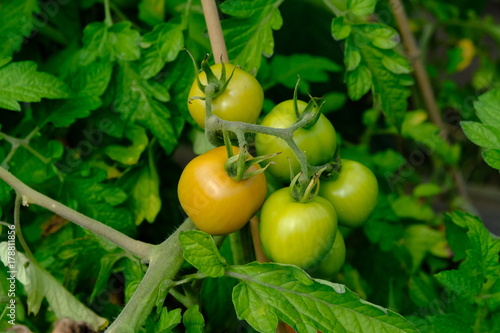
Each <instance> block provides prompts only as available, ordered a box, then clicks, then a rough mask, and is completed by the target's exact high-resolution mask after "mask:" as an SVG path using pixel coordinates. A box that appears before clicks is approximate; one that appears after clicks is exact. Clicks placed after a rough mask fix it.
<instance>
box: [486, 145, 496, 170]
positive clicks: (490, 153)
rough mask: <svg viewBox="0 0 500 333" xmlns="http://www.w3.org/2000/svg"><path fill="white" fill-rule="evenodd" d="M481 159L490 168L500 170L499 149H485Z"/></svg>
mask: <svg viewBox="0 0 500 333" xmlns="http://www.w3.org/2000/svg"><path fill="white" fill-rule="evenodd" d="M483 158H484V161H485V162H486V163H488V165H489V166H490V167H492V168H495V169H497V170H500V149H487V150H485V151H484V152H483Z"/></svg>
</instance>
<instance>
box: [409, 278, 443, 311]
mask: <svg viewBox="0 0 500 333" xmlns="http://www.w3.org/2000/svg"><path fill="white" fill-rule="evenodd" d="M409 289H410V298H411V300H412V301H413V302H414V303H415V304H416V305H417V306H419V307H425V306H427V305H429V304H430V303H431V302H432V301H434V300H435V299H437V298H438V293H437V290H436V286H435V282H434V280H433V278H432V277H430V276H429V275H426V274H425V273H424V272H420V273H419V274H418V275H415V276H412V277H411V278H410V283H409Z"/></svg>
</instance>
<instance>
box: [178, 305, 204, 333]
mask: <svg viewBox="0 0 500 333" xmlns="http://www.w3.org/2000/svg"><path fill="white" fill-rule="evenodd" d="M182 323H183V324H184V327H185V328H186V333H203V327H205V319H204V318H203V315H202V314H201V312H200V309H199V306H198V305H191V306H190V307H189V308H187V310H186V312H184V315H183V316H182Z"/></svg>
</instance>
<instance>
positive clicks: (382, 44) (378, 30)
mask: <svg viewBox="0 0 500 333" xmlns="http://www.w3.org/2000/svg"><path fill="white" fill-rule="evenodd" d="M357 28H358V29H361V30H364V33H366V34H367V35H368V37H369V38H370V40H371V42H372V43H373V45H375V46H376V47H379V48H381V49H392V48H394V47H396V46H397V45H398V44H399V42H400V40H399V35H398V33H397V32H396V30H394V29H392V28H391V27H389V26H382V25H377V24H367V25H358V26H357Z"/></svg>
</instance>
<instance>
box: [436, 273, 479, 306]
mask: <svg viewBox="0 0 500 333" xmlns="http://www.w3.org/2000/svg"><path fill="white" fill-rule="evenodd" d="M435 277H436V279H437V280H438V281H439V282H440V283H441V284H442V285H444V286H445V287H446V288H448V289H450V290H452V291H453V292H455V293H457V294H459V295H460V296H463V297H467V298H468V299H469V300H470V301H472V300H473V299H474V296H475V295H477V294H479V292H480V291H481V286H482V283H481V281H479V280H478V279H477V278H476V277H475V276H470V275H469V274H464V272H462V271H460V270H453V271H443V272H440V273H438V274H436V275H435Z"/></svg>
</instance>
